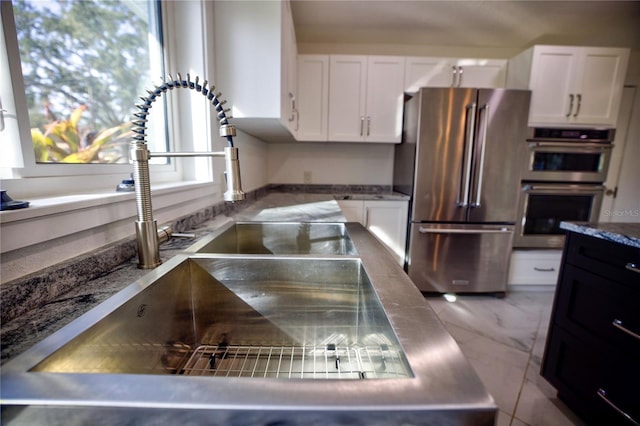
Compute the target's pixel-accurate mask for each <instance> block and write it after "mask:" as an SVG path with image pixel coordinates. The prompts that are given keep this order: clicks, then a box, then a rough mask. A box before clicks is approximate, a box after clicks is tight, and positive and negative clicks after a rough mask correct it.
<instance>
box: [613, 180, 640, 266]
mask: <svg viewBox="0 0 640 426" xmlns="http://www.w3.org/2000/svg"><path fill="white" fill-rule="evenodd" d="M615 192H618V188H617V187H616V191H615ZM614 197H615V193H614ZM624 267H625V268H627V269H628V270H630V271H633V272H637V273H638V274H640V267H639V266H638V265H637V264H635V263H632V262H629V263H627V264H626V265H625V266H624Z"/></svg>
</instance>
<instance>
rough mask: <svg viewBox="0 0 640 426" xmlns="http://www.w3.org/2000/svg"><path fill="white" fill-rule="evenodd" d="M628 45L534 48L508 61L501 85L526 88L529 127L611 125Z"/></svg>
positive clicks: (620, 90)
mask: <svg viewBox="0 0 640 426" xmlns="http://www.w3.org/2000/svg"><path fill="white" fill-rule="evenodd" d="M628 58H629V49H624V48H609V47H575V46H534V47H532V48H531V49H528V50H526V51H524V52H523V53H521V54H520V55H518V56H516V57H515V58H513V59H512V60H511V61H510V64H509V73H508V76H507V86H508V87H510V88H526V89H530V90H531V91H532V95H531V108H530V112H529V125H532V126H534V125H539V124H541V125H549V124H557V125H567V124H581V125H583V124H587V125H606V126H615V124H616V120H617V117H618V111H619V109H620V101H621V96H622V87H623V85H624V78H625V73H626V70H627V62H628Z"/></svg>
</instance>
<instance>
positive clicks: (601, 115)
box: [571, 48, 628, 126]
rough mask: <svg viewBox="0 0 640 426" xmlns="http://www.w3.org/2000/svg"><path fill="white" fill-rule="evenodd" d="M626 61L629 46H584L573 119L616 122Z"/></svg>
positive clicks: (593, 122) (603, 122)
mask: <svg viewBox="0 0 640 426" xmlns="http://www.w3.org/2000/svg"><path fill="white" fill-rule="evenodd" d="M627 60H628V51H627V49H613V48H585V49H583V55H582V56H581V61H580V67H579V68H578V70H577V71H578V75H577V76H576V79H577V80H578V82H579V84H578V88H577V90H576V97H577V101H576V105H575V108H574V112H573V114H572V115H571V119H572V120H573V121H575V122H576V123H582V124H602V125H612V126H615V125H616V120H617V118H618V111H619V110H620V102H621V100H622V88H623V86H624V77H625V72H626V69H627Z"/></svg>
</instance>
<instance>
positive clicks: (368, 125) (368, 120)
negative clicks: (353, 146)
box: [367, 116, 371, 136]
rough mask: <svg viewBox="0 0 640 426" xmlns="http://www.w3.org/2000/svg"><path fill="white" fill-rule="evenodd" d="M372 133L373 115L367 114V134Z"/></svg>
mask: <svg viewBox="0 0 640 426" xmlns="http://www.w3.org/2000/svg"><path fill="white" fill-rule="evenodd" d="M370 133H371V117H370V116H367V136H369V134H370Z"/></svg>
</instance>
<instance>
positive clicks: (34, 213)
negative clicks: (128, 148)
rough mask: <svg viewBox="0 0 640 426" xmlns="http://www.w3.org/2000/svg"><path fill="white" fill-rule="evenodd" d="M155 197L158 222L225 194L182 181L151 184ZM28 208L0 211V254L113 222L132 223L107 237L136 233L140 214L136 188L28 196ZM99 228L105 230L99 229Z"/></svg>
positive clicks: (207, 184)
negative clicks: (134, 224) (0, 241)
mask: <svg viewBox="0 0 640 426" xmlns="http://www.w3.org/2000/svg"><path fill="white" fill-rule="evenodd" d="M152 194H153V197H152V201H153V209H154V215H155V218H156V220H158V223H162V221H163V220H167V221H168V220H172V219H174V218H176V217H179V216H180V215H182V214H188V213H190V212H193V211H195V210H197V209H199V208H202V207H203V206H206V205H211V204H214V203H215V202H217V200H218V199H219V198H220V197H221V195H220V191H219V186H216V185H215V184H212V183H211V182H180V183H165V184H158V185H153V187H152ZM24 201H29V202H30V205H29V207H28V208H26V209H20V210H8V211H2V212H0V226H1V229H2V245H1V247H0V253H6V252H10V251H13V250H18V249H21V248H24V247H27V246H31V245H34V244H38V243H42V242H45V241H49V240H52V239H55V238H60V237H64V236H68V235H71V234H75V233H79V232H82V231H88V230H94V229H95V228H96V227H100V226H107V225H109V226H113V225H114V224H115V223H119V222H125V223H127V224H129V225H130V226H128V228H129V229H128V231H125V232H114V233H113V234H114V235H112V236H109V238H108V239H109V240H115V239H119V238H123V237H125V236H127V235H128V234H130V233H132V232H133V229H134V227H133V223H134V221H135V218H136V216H137V213H136V202H135V194H134V193H133V192H115V190H114V191H112V192H102V193H90V194H78V195H65V196H56V197H51V198H38V199H29V200H24ZM100 232H104V231H103V230H101V231H100Z"/></svg>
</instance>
